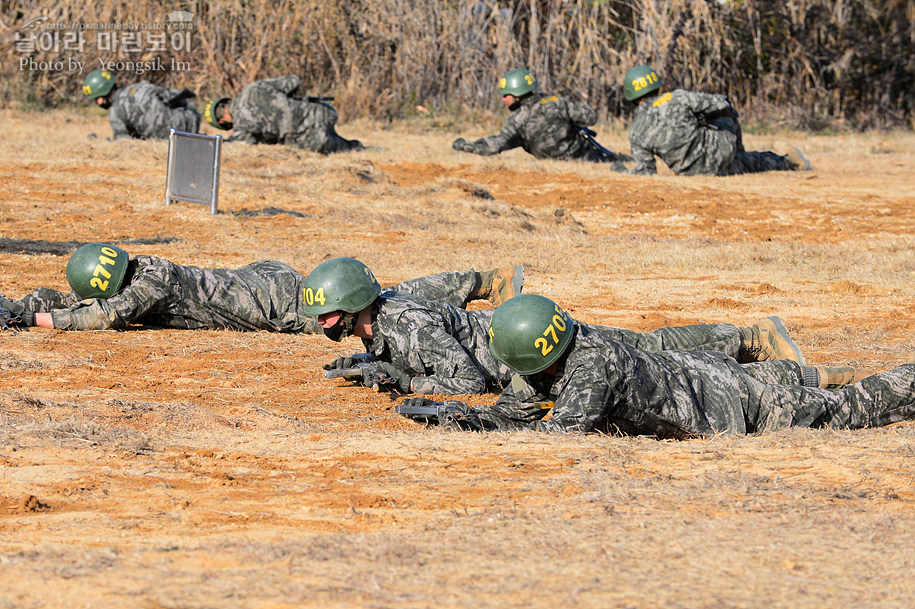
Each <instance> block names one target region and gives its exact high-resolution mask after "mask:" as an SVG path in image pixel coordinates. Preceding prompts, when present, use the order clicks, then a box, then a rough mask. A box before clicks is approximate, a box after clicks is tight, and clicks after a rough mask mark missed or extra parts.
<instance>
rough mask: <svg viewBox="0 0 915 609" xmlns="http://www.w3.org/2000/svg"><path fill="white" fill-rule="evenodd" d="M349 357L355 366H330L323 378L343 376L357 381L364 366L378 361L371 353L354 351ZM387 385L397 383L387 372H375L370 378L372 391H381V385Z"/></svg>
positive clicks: (361, 377)
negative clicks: (354, 362)
mask: <svg viewBox="0 0 915 609" xmlns="http://www.w3.org/2000/svg"><path fill="white" fill-rule="evenodd" d="M350 359H353V360H355V361H356V365H355V366H350V367H349V368H332V369H330V370H325V371H324V378H326V379H339V378H343V379H346V380H348V381H358V382H361V381H362V380H363V376H364V375H363V369H364V368H365V367H366V366H369V365H371V364H373V363H375V362H377V361H378V359H377V358H376V357H375V356H374V355H373V354H371V353H354V354H352V355H351V356H350ZM387 385H397V379H395V378H392V377H390V376H388V375H387V374H375V375H373V378H372V391H381V388H382V387H385V386H387Z"/></svg>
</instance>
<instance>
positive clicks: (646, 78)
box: [623, 66, 664, 101]
mask: <svg viewBox="0 0 915 609" xmlns="http://www.w3.org/2000/svg"><path fill="white" fill-rule="evenodd" d="M662 84H664V83H662V82H661V79H660V78H658V73H657V72H655V71H654V68H652V67H651V66H635V67H634V68H630V69H629V71H628V72H626V76H624V77H623V95H625V96H626V99H628V100H629V101H635V100H637V99H639V98H642V97H645V96H646V95H648V94H649V93H652V92H654V91H657V90H658V89H660V88H661V85H662Z"/></svg>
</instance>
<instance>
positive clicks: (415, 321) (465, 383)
mask: <svg viewBox="0 0 915 609" xmlns="http://www.w3.org/2000/svg"><path fill="white" fill-rule="evenodd" d="M398 324H399V325H400V326H402V327H403V328H404V329H405V330H406V332H409V335H410V345H404V346H403V348H405V349H408V350H409V351H410V353H407V354H406V355H407V357H408V358H417V359H418V360H419V361H420V362H421V364H422V366H423V368H424V370H431V372H432V373H431V374H428V375H425V374H421V375H419V376H414V377H413V391H414V392H416V393H444V394H448V395H455V394H461V393H483V391H485V389H486V379H485V378H484V377H483V373H482V372H480V370H479V368H477V366H476V364H475V363H474V361H473V360H472V359H471V357H470V355H468V354H467V351H465V350H464V347H462V346H461V344H460V343H459V342H458V341H457V339H456V338H454V337H453V336H451V334H449V333H448V332H447V331H446V330H445V328H444V327H442V324H441V323H439V322H438V321H437V320H435V319H433V318H431V317H429V316H427V315H426V314H425V313H424V312H420V311H413V312H411V313H410V314H409V317H407V316H404V317H402V318H401V319H400V320H399V321H398ZM395 363H396V362H395Z"/></svg>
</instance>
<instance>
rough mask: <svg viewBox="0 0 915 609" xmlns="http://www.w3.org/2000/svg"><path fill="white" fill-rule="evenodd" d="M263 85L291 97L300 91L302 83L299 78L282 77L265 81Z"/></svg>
mask: <svg viewBox="0 0 915 609" xmlns="http://www.w3.org/2000/svg"><path fill="white" fill-rule="evenodd" d="M261 84H263V85H264V86H267V87H271V88H273V89H276V90H277V91H279V92H280V93H282V94H283V95H291V94H293V93H295V92H297V91H298V89H299V85H300V84H301V81H300V80H299V77H298V76H280V77H279V78H268V79H266V80H263V81H261Z"/></svg>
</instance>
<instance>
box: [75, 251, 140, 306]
mask: <svg viewBox="0 0 915 609" xmlns="http://www.w3.org/2000/svg"><path fill="white" fill-rule="evenodd" d="M129 261H130V256H129V255H128V254H127V252H125V251H124V250H122V249H121V248H119V247H115V246H113V245H110V244H108V243H89V244H87V245H83V246H82V247H80V248H79V249H78V250H76V251H75V252H73V255H72V256H70V260H68V261H67V283H69V284H70V287H71V288H72V289H73V291H74V292H76V294H77V295H78V296H79V297H80V298H82V299H84V300H85V299H86V298H110V297H112V296H114V295H115V294H117V293H118V292H119V291H120V290H121V287H122V284H123V283H124V276H125V275H126V274H127V263H128V262H129Z"/></svg>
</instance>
